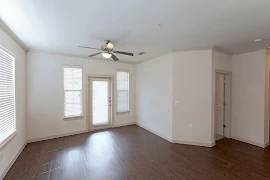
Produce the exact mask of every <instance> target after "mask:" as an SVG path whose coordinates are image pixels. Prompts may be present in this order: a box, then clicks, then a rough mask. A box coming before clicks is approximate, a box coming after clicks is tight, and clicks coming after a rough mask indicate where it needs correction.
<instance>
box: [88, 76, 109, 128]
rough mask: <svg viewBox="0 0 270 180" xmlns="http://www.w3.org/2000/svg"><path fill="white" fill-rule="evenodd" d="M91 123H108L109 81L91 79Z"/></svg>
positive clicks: (96, 124) (95, 124)
mask: <svg viewBox="0 0 270 180" xmlns="http://www.w3.org/2000/svg"><path fill="white" fill-rule="evenodd" d="M92 82H93V83H92V88H93V90H92V113H93V115H92V116H93V118H92V124H93V125H94V126H98V125H108V124H109V81H108V80H93V81H92Z"/></svg>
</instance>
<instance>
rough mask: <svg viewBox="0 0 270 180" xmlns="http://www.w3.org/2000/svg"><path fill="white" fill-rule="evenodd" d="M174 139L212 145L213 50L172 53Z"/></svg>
mask: <svg viewBox="0 0 270 180" xmlns="http://www.w3.org/2000/svg"><path fill="white" fill-rule="evenodd" d="M173 100H174V102H176V101H178V102H179V105H174V106H173V140H176V141H180V143H181V142H183V143H185V142H188V143H192V144H202V145H210V144H211V123H212V122H211V121H212V50H200V51H187V52H176V53H173Z"/></svg>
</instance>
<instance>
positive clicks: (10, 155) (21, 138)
mask: <svg viewBox="0 0 270 180" xmlns="http://www.w3.org/2000/svg"><path fill="white" fill-rule="evenodd" d="M0 46H2V47H4V48H5V49H7V50H8V51H10V52H11V53H12V54H14V55H15V85H16V89H15V90H16V130H17V135H16V136H15V137H14V138H12V140H11V141H10V142H8V144H7V145H5V146H4V147H3V148H1V149H0V152H1V153H2V155H3V159H2V160H1V161H0V179H1V176H2V175H3V173H4V172H5V171H6V169H7V168H8V167H9V165H10V163H11V162H12V161H13V159H14V158H15V157H16V155H17V154H18V153H19V151H20V149H21V148H22V147H23V146H24V144H25V142H26V135H25V124H26V123H25V105H26V103H25V94H26V93H25V51H24V50H23V49H22V48H21V47H19V46H18V45H17V44H16V43H15V42H14V41H13V40H12V39H11V38H10V37H9V36H8V35H7V34H6V33H5V32H4V31H3V30H2V29H1V27H0Z"/></svg>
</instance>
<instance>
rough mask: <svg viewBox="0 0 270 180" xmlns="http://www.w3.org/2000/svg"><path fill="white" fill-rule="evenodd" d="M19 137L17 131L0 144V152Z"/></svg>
mask: <svg viewBox="0 0 270 180" xmlns="http://www.w3.org/2000/svg"><path fill="white" fill-rule="evenodd" d="M16 135H17V132H16V131H15V132H14V133H12V134H11V135H10V136H9V137H8V138H7V139H6V140H5V141H3V142H2V143H1V144H0V151H1V150H2V149H3V148H4V147H5V146H6V145H7V144H8V143H10V141H11V140H12V139H13V138H14V137H15V136H16Z"/></svg>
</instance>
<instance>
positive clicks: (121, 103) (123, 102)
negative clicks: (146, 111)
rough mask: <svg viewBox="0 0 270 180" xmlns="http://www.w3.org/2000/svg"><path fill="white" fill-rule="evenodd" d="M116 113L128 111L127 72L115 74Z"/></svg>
mask: <svg viewBox="0 0 270 180" xmlns="http://www.w3.org/2000/svg"><path fill="white" fill-rule="evenodd" d="M116 76H117V112H127V111H129V72H127V71H122V72H117V75H116Z"/></svg>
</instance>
